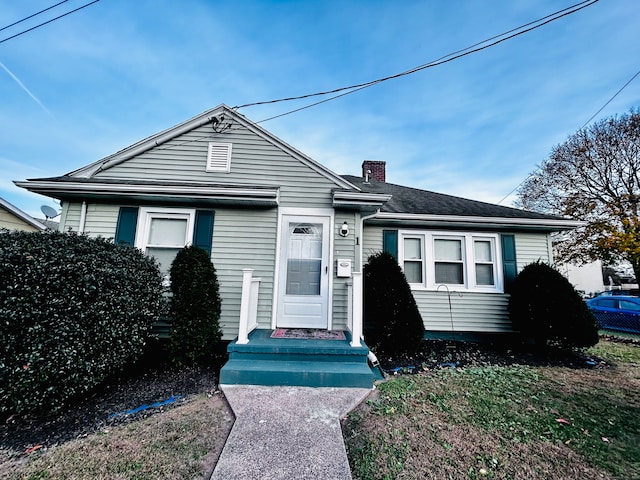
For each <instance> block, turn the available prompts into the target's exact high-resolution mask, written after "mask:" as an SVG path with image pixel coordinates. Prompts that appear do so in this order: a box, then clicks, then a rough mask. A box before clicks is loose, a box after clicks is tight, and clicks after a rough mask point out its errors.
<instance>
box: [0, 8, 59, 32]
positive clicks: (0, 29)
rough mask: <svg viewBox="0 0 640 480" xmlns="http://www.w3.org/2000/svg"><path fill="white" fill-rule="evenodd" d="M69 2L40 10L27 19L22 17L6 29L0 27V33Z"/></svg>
mask: <svg viewBox="0 0 640 480" xmlns="http://www.w3.org/2000/svg"><path fill="white" fill-rule="evenodd" d="M68 1H69V0H62V2H59V3H56V4H55V5H51V6H50V7H49V8H45V9H44V10H40V11H39V12H36V13H34V14H33V15H29V16H28V17H24V18H23V19H22V20H18V21H17V22H13V23H12V24H11V25H7V26H6V27H2V28H0V32H1V31H2V30H6V29H7V28H11V27H13V26H14V25H18V24H19V23H22V22H24V21H26V20H29V19H30V18H33V17H36V16H38V15H40V14H41V13H44V12H46V11H48V10H51V9H52V8H56V7H57V6H58V5H62V4H63V3H66V2H68Z"/></svg>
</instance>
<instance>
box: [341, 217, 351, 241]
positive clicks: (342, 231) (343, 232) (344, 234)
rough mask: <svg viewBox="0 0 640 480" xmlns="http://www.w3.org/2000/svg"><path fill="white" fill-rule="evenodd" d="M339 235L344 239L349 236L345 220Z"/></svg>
mask: <svg viewBox="0 0 640 480" xmlns="http://www.w3.org/2000/svg"><path fill="white" fill-rule="evenodd" d="M340 235H341V236H343V237H346V236H347V235H349V224H348V223H347V221H346V220H345V221H344V223H343V224H342V226H341V227H340Z"/></svg>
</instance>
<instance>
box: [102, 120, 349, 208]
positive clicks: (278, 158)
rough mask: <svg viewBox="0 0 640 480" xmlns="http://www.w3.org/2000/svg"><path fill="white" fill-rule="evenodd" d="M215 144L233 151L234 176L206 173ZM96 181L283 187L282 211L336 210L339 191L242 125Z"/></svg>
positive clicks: (151, 155)
mask: <svg viewBox="0 0 640 480" xmlns="http://www.w3.org/2000/svg"><path fill="white" fill-rule="evenodd" d="M211 141H212V142H224V143H231V144H232V145H233V147H232V152H231V171H230V172H229V173H221V172H206V171H205V167H206V161H207V148H208V144H209V142H211ZM96 178H121V179H145V180H165V181H172V182H176V181H177V182H181V181H185V182H205V183H212V184H222V185H225V184H226V185H248V184H250V185H267V186H279V187H281V190H280V204H281V205H282V206H296V207H312V208H313V207H331V189H333V188H336V185H335V184H334V183H333V182H332V181H330V180H328V179H327V178H325V177H322V176H321V175H320V174H318V173H317V172H316V171H314V170H313V169H312V168H311V167H309V166H307V165H305V164H303V163H302V162H300V161H299V160H298V159H296V158H294V157H292V156H290V155H289V154H287V153H286V152H284V151H282V150H281V149H279V148H277V147H276V146H274V145H272V144H271V143H270V142H268V141H266V140H265V139H263V138H261V137H259V136H257V135H255V134H254V133H253V132H251V131H250V130H248V129H246V128H243V127H238V126H237V125H236V126H234V127H233V128H232V129H231V130H229V131H227V132H225V133H223V134H213V133H212V131H211V127H210V126H208V125H205V126H202V127H200V128H197V129H195V130H193V131H191V132H189V133H186V134H184V135H181V136H179V137H177V138H175V139H173V140H171V141H170V142H167V143H165V144H162V145H160V146H159V147H156V148H153V149H151V150H149V151H147V152H145V153H143V154H141V155H139V156H137V157H135V158H132V159H129V160H127V161H125V162H123V163H121V164H119V165H116V166H114V167H111V168H109V169H107V170H104V171H102V172H99V173H97V174H96Z"/></svg>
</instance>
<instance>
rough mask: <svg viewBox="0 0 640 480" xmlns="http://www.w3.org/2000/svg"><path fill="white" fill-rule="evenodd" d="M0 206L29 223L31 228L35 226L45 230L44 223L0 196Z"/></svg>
mask: <svg viewBox="0 0 640 480" xmlns="http://www.w3.org/2000/svg"><path fill="white" fill-rule="evenodd" d="M0 206H2V207H3V208H4V209H5V210H7V211H8V212H10V213H11V214H12V215H14V216H16V217H18V218H19V219H20V220H22V221H23V222H25V223H28V224H29V225H31V226H32V227H33V228H37V229H38V230H46V229H47V226H46V225H44V224H43V223H40V222H39V221H38V220H36V219H35V218H33V217H32V216H31V215H29V214H27V213H25V212H23V211H22V210H20V209H19V208H18V207H16V206H15V205H12V204H11V203H9V202H7V201H6V200H5V199H3V198H0Z"/></svg>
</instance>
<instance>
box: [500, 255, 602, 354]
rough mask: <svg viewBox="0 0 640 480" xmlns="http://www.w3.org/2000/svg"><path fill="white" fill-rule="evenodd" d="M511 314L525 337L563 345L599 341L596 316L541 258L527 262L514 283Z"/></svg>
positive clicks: (510, 306)
mask: <svg viewBox="0 0 640 480" xmlns="http://www.w3.org/2000/svg"><path fill="white" fill-rule="evenodd" d="M509 314H510V316H511V321H512V322H513V326H514V328H515V329H516V330H518V331H519V332H520V333H521V335H522V336H523V338H524V339H527V340H529V339H532V340H534V341H535V342H536V343H537V344H539V345H547V344H555V345H558V346H561V347H563V348H572V347H590V346H592V345H595V344H596V343H598V327H597V324H596V319H595V317H594V316H593V314H592V313H591V311H590V310H589V308H588V307H587V305H586V304H585V302H584V301H583V300H582V298H581V297H580V294H579V293H578V292H577V291H576V289H575V288H574V287H573V285H571V283H569V280H567V279H566V278H565V277H564V276H563V275H562V274H561V273H560V272H558V271H557V270H556V269H554V268H553V267H551V266H549V265H547V264H545V263H542V262H540V261H538V262H535V263H532V264H529V265H527V266H526V267H524V268H523V269H522V271H521V272H520V273H519V274H518V276H517V277H516V279H515V281H514V282H513V285H512V289H511V298H510V299H509Z"/></svg>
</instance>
